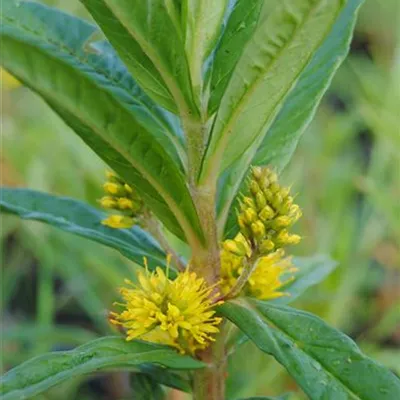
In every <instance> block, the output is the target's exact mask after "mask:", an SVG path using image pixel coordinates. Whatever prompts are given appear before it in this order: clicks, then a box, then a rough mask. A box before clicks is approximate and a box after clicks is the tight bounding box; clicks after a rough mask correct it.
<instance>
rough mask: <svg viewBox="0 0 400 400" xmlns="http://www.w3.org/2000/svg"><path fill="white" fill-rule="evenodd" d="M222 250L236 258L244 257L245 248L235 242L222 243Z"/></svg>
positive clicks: (226, 241)
mask: <svg viewBox="0 0 400 400" xmlns="http://www.w3.org/2000/svg"><path fill="white" fill-rule="evenodd" d="M223 247H224V250H226V251H228V252H230V253H233V254H235V255H237V256H245V255H246V248H245V247H244V246H243V244H242V243H240V242H235V241H234V240H230V239H228V240H225V241H224V243H223Z"/></svg>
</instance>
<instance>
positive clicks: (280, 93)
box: [201, 0, 345, 180]
mask: <svg viewBox="0 0 400 400" xmlns="http://www.w3.org/2000/svg"><path fill="white" fill-rule="evenodd" d="M344 5H345V1H344V0H331V1H326V0H288V1H284V2H281V1H276V2H275V3H273V5H272V4H271V3H268V2H264V7H263V9H262V11H261V16H260V20H259V23H258V25H257V27H256V29H255V32H254V34H253V36H252V38H251V39H250V40H249V41H248V43H247V45H246V47H245V51H244V52H243V54H242V56H241V58H240V60H239V62H238V64H237V66H236V68H235V71H234V73H233V75H232V78H231V80H230V82H229V84H228V87H227V89H226V91H225V94H224V96H223V98H222V102H221V106H220V108H219V110H218V113H217V117H216V121H215V125H214V127H213V131H212V135H211V140H210V144H209V146H208V149H207V153H206V156H205V160H204V164H203V170H202V175H201V180H204V179H206V178H207V177H209V176H218V175H219V174H220V173H221V172H222V171H223V170H225V169H226V168H227V167H229V166H230V165H232V164H233V163H234V162H235V161H237V160H238V159H240V158H241V156H242V155H243V154H245V153H246V158H247V160H248V162H251V159H252V155H254V154H255V152H256V150H257V148H258V147H259V145H260V143H261V141H262V139H263V138H264V136H265V134H266V132H267V130H268V128H269V127H270V126H271V124H272V122H273V120H274V118H275V117H276V115H277V113H278V111H279V109H280V108H281V107H282V105H283V103H284V100H285V99H286V98H287V96H288V95H289V93H290V91H291V90H292V89H293V87H294V86H295V84H296V82H297V81H298V79H299V78H300V76H301V74H302V73H303V72H304V70H305V68H306V67H307V65H308V64H309V63H310V61H311V58H312V56H313V55H314V53H315V51H316V50H317V49H318V48H319V46H320V45H321V44H322V43H323V41H324V40H325V39H326V37H327V36H328V35H329V33H330V32H331V30H332V28H333V25H334V24H335V22H336V20H337V19H338V17H339V15H340V12H341V11H342V9H343V7H344ZM247 167H248V165H247V166H245V167H244V169H247Z"/></svg>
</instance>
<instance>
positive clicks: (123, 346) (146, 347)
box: [0, 337, 204, 400]
mask: <svg viewBox="0 0 400 400" xmlns="http://www.w3.org/2000/svg"><path fill="white" fill-rule="evenodd" d="M148 363H153V364H158V365H162V366H164V367H167V368H172V369H196V368H203V366H204V364H203V363H202V362H200V361H197V360H195V359H193V358H191V357H188V356H181V355H179V354H178V353H177V352H176V351H174V350H172V349H170V348H168V347H165V346H159V345H156V344H152V343H147V342H141V341H132V342H126V341H125V340H124V339H123V338H120V337H104V338H101V339H97V340H94V341H93V342H89V343H87V344H85V345H83V346H80V347H77V348H76V349H74V350H72V351H60V352H55V353H49V354H44V355H41V356H39V357H36V358H33V359H32V360H29V361H27V362H25V363H23V364H21V365H19V366H18V367H16V368H14V369H12V370H11V371H8V372H7V373H6V374H5V375H4V376H3V377H2V378H1V379H0V393H1V394H2V399H3V400H17V399H21V398H30V397H33V396H36V395H38V394H40V393H43V392H44V391H45V390H47V389H49V388H51V387H53V386H55V385H58V384H60V383H62V382H64V381H66V380H68V379H71V378H74V377H76V376H80V375H83V374H90V373H95V372H98V371H101V370H110V369H126V368H130V367H135V366H140V365H141V364H148Z"/></svg>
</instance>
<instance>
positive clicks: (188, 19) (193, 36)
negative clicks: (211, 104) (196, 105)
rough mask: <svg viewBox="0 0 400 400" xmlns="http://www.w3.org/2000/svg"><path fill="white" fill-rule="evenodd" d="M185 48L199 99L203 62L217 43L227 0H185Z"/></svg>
mask: <svg viewBox="0 0 400 400" xmlns="http://www.w3.org/2000/svg"><path fill="white" fill-rule="evenodd" d="M184 3H185V6H184V8H185V15H184V19H185V28H186V32H185V35H186V37H185V48H186V54H187V58H188V63H189V69H190V73H191V78H192V85H193V87H194V91H195V93H196V94H197V96H198V98H199V99H200V95H201V93H202V89H203V67H204V62H205V60H206V58H207V57H208V55H209V54H210V53H211V51H212V50H213V49H214V47H215V44H216V43H217V40H218V37H219V33H220V31H221V28H222V22H223V19H224V15H225V10H226V8H227V5H228V0H219V1H215V0H185V1H184Z"/></svg>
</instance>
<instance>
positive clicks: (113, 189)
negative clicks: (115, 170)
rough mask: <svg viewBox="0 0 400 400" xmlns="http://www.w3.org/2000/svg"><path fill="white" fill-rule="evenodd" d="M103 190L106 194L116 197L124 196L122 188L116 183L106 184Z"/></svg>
mask: <svg viewBox="0 0 400 400" xmlns="http://www.w3.org/2000/svg"><path fill="white" fill-rule="evenodd" d="M103 188H104V191H105V192H106V193H107V194H111V195H113V196H117V195H120V196H123V195H124V194H125V189H124V187H123V186H122V185H121V184H119V183H116V182H106V183H105V184H104V185H103Z"/></svg>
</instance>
